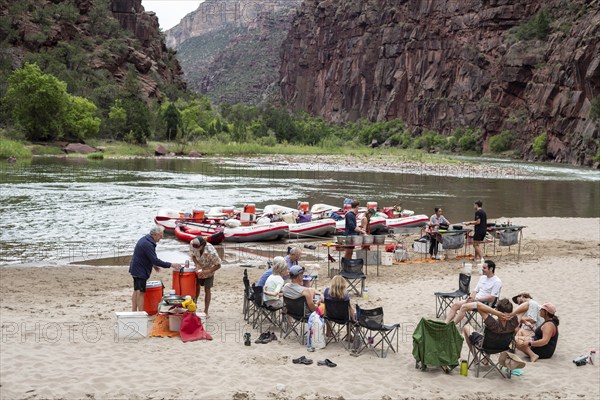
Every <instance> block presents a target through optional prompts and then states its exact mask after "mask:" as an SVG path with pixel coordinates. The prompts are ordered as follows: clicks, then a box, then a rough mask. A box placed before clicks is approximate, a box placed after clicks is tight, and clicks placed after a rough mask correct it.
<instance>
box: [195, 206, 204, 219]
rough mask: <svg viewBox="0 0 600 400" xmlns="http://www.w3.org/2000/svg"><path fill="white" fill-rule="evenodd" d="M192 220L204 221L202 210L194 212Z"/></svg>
mask: <svg viewBox="0 0 600 400" xmlns="http://www.w3.org/2000/svg"><path fill="white" fill-rule="evenodd" d="M193 215H194V217H193V218H194V219H195V220H203V219H204V210H202V209H200V210H194V213H193Z"/></svg>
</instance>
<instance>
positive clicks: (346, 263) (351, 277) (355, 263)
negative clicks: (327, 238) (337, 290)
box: [340, 257, 367, 296]
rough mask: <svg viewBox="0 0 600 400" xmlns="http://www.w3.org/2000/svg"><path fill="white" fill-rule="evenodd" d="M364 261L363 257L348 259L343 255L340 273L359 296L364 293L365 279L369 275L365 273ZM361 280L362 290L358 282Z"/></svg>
mask: <svg viewBox="0 0 600 400" xmlns="http://www.w3.org/2000/svg"><path fill="white" fill-rule="evenodd" d="M363 264H364V261H363V259H362V258H358V259H356V260H348V259H347V258H343V257H342V269H341V271H340V275H341V276H342V278H344V279H345V280H346V282H348V287H349V289H351V290H352V291H354V293H356V295H357V296H360V295H362V292H363V291H364V289H365V280H366V279H367V276H366V275H365V274H364V273H363ZM359 282H360V290H358V284H359Z"/></svg>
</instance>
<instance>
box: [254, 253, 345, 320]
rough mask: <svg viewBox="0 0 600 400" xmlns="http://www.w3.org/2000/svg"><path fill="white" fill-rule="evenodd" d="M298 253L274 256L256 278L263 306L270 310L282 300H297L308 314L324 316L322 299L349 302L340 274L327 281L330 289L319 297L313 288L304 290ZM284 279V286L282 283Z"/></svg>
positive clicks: (299, 254)
mask: <svg viewBox="0 0 600 400" xmlns="http://www.w3.org/2000/svg"><path fill="white" fill-rule="evenodd" d="M301 255H302V250H301V249H300V248H298V247H292V248H291V249H290V251H289V254H288V255H287V256H286V257H275V258H274V259H273V263H272V267H271V268H269V269H267V270H266V271H265V272H264V273H263V275H262V276H261V277H260V279H259V280H258V282H257V283H256V285H257V286H262V287H263V303H264V304H265V305H266V306H268V307H271V308H281V307H283V297H287V298H289V299H292V300H296V299H298V298H300V297H304V298H305V299H306V304H307V307H308V310H309V311H310V312H313V311H317V309H320V310H319V312H320V314H321V315H324V313H325V304H324V303H325V300H326V299H327V300H349V299H350V295H349V294H348V291H347V284H346V280H345V279H344V278H342V277H341V276H340V275H336V276H334V277H333V278H332V279H331V282H330V286H329V287H328V288H326V289H325V290H324V291H323V293H322V295H321V293H318V292H317V290H316V289H315V288H312V287H306V286H304V285H303V283H304V272H305V270H304V268H303V267H301V266H300V265H298V260H299V259H300V257H301ZM286 280H288V282H287V283H286V282H285V281H286ZM354 314H355V312H354V308H353V307H352V306H350V309H349V315H350V316H351V317H353V316H354Z"/></svg>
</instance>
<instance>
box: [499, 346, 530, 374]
mask: <svg viewBox="0 0 600 400" xmlns="http://www.w3.org/2000/svg"><path fill="white" fill-rule="evenodd" d="M498 364H500V365H502V366H503V367H506V368H508V369H509V370H511V371H512V370H513V369H520V368H523V367H525V365H527V364H525V361H523V360H521V358H520V357H519V356H518V355H516V354H513V353H510V352H508V351H503V352H502V353H500V357H498Z"/></svg>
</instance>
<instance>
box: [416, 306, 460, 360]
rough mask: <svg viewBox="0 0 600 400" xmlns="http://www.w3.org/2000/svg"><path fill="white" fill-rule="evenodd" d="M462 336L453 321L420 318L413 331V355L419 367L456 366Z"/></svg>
mask: <svg viewBox="0 0 600 400" xmlns="http://www.w3.org/2000/svg"><path fill="white" fill-rule="evenodd" d="M462 344H463V337H462V336H461V334H460V333H459V332H458V329H456V326H455V325H454V324H453V323H450V324H445V323H444V322H440V321H433V320H426V319H425V318H421V321H420V322H419V325H417V327H416V328H415V331H414V333H413V352H412V353H413V356H414V357H415V360H417V362H418V363H420V364H421V368H422V369H425V368H426V367H428V366H438V367H439V366H448V367H450V368H454V367H456V366H458V358H459V357H460V350H461V348H462Z"/></svg>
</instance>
